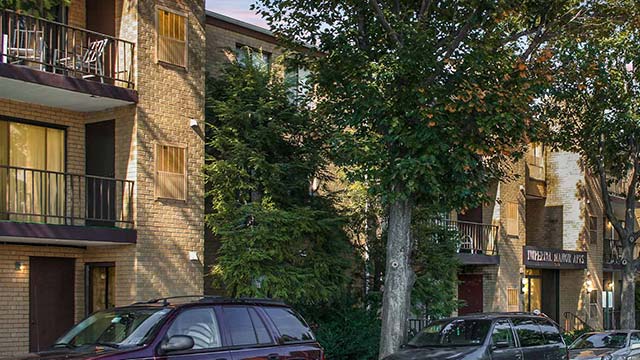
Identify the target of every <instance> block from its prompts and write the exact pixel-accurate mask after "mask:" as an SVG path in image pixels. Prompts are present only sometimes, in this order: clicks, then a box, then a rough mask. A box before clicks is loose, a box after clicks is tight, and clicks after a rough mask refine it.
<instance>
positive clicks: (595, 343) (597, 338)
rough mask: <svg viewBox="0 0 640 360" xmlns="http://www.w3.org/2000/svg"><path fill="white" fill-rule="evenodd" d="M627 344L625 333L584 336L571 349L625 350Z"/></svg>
mask: <svg viewBox="0 0 640 360" xmlns="http://www.w3.org/2000/svg"><path fill="white" fill-rule="evenodd" d="M626 344H627V334H626V333H623V332H618V333H606V334H584V335H582V336H581V337H579V338H578V340H576V341H575V342H574V343H573V344H571V347H570V349H572V350H573V349H576V350H578V349H603V348H623V347H625V346H626Z"/></svg>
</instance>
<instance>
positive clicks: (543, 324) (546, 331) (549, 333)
mask: <svg viewBox="0 0 640 360" xmlns="http://www.w3.org/2000/svg"><path fill="white" fill-rule="evenodd" d="M538 325H539V326H540V330H541V331H542V335H543V336H544V340H545V342H546V343H547V344H561V343H562V335H560V331H558V328H557V327H556V326H555V325H553V324H552V323H550V322H549V321H546V320H539V321H538Z"/></svg>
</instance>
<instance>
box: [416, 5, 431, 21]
mask: <svg viewBox="0 0 640 360" xmlns="http://www.w3.org/2000/svg"><path fill="white" fill-rule="evenodd" d="M430 7H431V0H422V5H420V11H419V12H418V22H420V21H422V19H423V18H424V17H425V16H426V15H427V14H428V13H429V8H430Z"/></svg>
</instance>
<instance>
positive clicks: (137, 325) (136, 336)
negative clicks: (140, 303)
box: [53, 308, 170, 348]
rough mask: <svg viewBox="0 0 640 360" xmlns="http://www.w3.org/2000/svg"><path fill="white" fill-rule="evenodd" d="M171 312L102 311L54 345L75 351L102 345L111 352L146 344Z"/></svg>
mask: <svg viewBox="0 0 640 360" xmlns="http://www.w3.org/2000/svg"><path fill="white" fill-rule="evenodd" d="M169 311H170V309H166V308H164V309H154V308H123V309H117V310H116V309H114V310H105V311H99V312H97V313H95V314H93V315H91V316H89V317H88V318H86V319H85V320H83V321H82V322H81V323H79V324H78V325H76V326H74V327H73V328H71V330H69V332H67V333H66V334H65V335H63V336H62V337H61V338H60V339H58V341H57V342H56V343H55V344H54V345H53V346H54V347H67V348H76V347H80V346H85V345H99V346H105V347H111V348H119V347H130V346H136V345H142V344H144V343H145V342H146V341H147V339H148V338H149V336H150V335H151V334H152V333H153V330H154V329H156V328H157V327H158V326H159V325H160V324H162V322H163V320H164V318H165V317H166V315H167V314H168V313H169Z"/></svg>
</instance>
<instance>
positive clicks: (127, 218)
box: [0, 165, 134, 228]
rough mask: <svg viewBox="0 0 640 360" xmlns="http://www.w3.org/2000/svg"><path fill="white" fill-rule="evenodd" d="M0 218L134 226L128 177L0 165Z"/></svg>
mask: <svg viewBox="0 0 640 360" xmlns="http://www.w3.org/2000/svg"><path fill="white" fill-rule="evenodd" d="M0 184H2V185H0V220H8V221H18V222H34V223H46V224H60V225H77V226H109V227H120V228H133V225H134V223H133V185H134V182H133V181H130V180H120V179H112V178H105V177H100V176H90V175H77V174H69V173H63V172H56V171H46V170H36V169H28V168H21V167H15V166H6V165H0Z"/></svg>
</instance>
